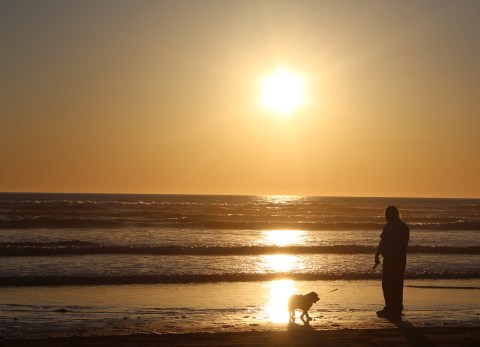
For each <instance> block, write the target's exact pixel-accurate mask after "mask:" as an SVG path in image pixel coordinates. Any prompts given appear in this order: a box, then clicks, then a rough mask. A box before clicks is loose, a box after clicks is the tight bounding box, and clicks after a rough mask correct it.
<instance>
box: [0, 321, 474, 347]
mask: <svg viewBox="0 0 480 347" xmlns="http://www.w3.org/2000/svg"><path fill="white" fill-rule="evenodd" d="M478 345H480V329H479V328H478V327H458V328H454V327H448V328H447V327H431V328H416V327H414V326H406V327H400V328H391V329H342V330H318V331H317V330H315V329H314V328H312V327H308V326H300V325H295V326H294V328H289V329H288V330H287V331H257V332H229V333H191V334H157V335H155V334H146V335H128V336H90V337H75V336H74V337H69V338H46V339H14V340H8V341H3V342H0V346H13V347H17V346H38V347H42V346H51V347H56V346H58V347H60V346H94V347H103V346H120V347H122V346H125V347H126V346H166V347H168V346H332V347H335V346H342V347H343V346H427V347H428V346H440V347H443V346H445V347H447V346H472V347H473V346H478Z"/></svg>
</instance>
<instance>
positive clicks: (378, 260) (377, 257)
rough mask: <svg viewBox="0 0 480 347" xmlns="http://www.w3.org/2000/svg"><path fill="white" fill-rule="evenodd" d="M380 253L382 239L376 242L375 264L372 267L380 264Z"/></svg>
mask: <svg viewBox="0 0 480 347" xmlns="http://www.w3.org/2000/svg"><path fill="white" fill-rule="evenodd" d="M381 253H382V240H380V242H379V243H378V247H377V251H376V252H375V265H373V268H374V269H375V268H376V267H377V266H378V264H380V254H381Z"/></svg>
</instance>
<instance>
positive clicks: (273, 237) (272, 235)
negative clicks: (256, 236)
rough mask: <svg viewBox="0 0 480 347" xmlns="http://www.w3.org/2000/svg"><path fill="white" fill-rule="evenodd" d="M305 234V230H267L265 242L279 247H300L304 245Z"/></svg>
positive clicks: (264, 233)
mask: <svg viewBox="0 0 480 347" xmlns="http://www.w3.org/2000/svg"><path fill="white" fill-rule="evenodd" d="M305 234H306V233H305V231H303V230H265V231H264V232H263V241H264V242H265V243H267V244H273V245H275V246H278V247H285V246H290V245H298V244H301V243H303V241H304V239H305Z"/></svg>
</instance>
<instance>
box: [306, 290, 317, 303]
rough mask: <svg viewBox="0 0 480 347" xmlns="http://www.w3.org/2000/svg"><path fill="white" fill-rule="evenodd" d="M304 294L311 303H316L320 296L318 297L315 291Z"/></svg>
mask: <svg viewBox="0 0 480 347" xmlns="http://www.w3.org/2000/svg"><path fill="white" fill-rule="evenodd" d="M305 296H306V297H307V298H308V300H309V301H310V302H312V303H316V302H317V301H318V300H320V298H319V297H318V294H317V293H315V292H310V293H308V294H305Z"/></svg>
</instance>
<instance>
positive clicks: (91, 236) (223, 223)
mask: <svg viewBox="0 0 480 347" xmlns="http://www.w3.org/2000/svg"><path fill="white" fill-rule="evenodd" d="M388 205H396V206H397V207H398V208H399V210H400V212H401V214H402V218H403V219H404V220H405V221H406V223H407V224H408V225H409V227H410V243H409V248H408V260H407V270H406V275H405V278H406V279H407V282H406V293H405V295H406V305H405V306H406V312H409V311H408V308H409V295H410V303H411V305H410V308H411V311H410V312H411V314H410V315H409V317H411V319H420V320H422V319H423V321H425V319H426V318H427V317H430V318H431V319H433V320H434V321H435V322H437V323H439V322H440V321H441V322H442V323H439V324H444V323H445V322H447V324H448V322H449V321H451V322H450V324H453V323H455V322H456V323H459V322H461V324H478V322H479V312H480V310H479V307H480V304H479V303H480V294H479V292H480V237H479V236H480V199H418V198H347V197H295V196H208V195H119V194H29V193H1V194H0V264H1V266H0V309H1V312H0V335H3V336H6V337H14V336H44V335H55V336H56V335H72V334H77V335H81V334H87V335H88V334H107V333H115V334H117V333H120V334H121V333H131V332H132V331H133V332H158V333H163V332H185V331H209V330H214V331H217V330H222V329H223V330H225V329H226V330H229V329H230V330H231V329H262V328H265V329H267V328H268V329H271V328H272V326H273V327H274V328H275V327H279V326H278V325H275V324H280V323H281V324H284V323H285V317H287V316H288V314H287V316H286V315H285V314H284V311H285V308H284V304H283V303H282V302H283V301H284V300H285V297H287V295H289V294H291V293H293V292H302V291H310V289H312V288H313V289H315V290H316V291H317V292H318V293H319V294H320V297H321V301H320V302H319V303H320V304H319V305H318V306H319V307H318V309H316V308H315V306H314V308H312V312H314V317H316V321H318V323H319V324H320V323H322V326H326V327H327V326H329V327H332V326H333V327H336V326H338V327H345V326H351V325H352V324H353V325H355V324H357V323H358V324H360V323H359V322H369V324H377V323H376V321H375V318H370V314H371V312H372V311H373V312H374V311H375V308H378V309H380V308H381V307H382V303H383V297H382V294H381V289H379V286H380V284H379V279H380V278H381V270H380V267H379V268H377V269H376V270H374V269H373V268H372V266H373V254H374V252H375V248H376V245H377V244H378V240H379V235H380V233H381V230H382V226H383V224H384V210H385V208H386V207H387V206H388ZM442 289H444V290H443V291H442ZM362 291H363V292H362ZM416 291H420V292H419V293H427V292H428V293H430V292H432V291H433V293H434V294H433V296H430V294H429V295H426V297H425V298H424V299H423V300H420V298H422V297H423V296H424V295H423V294H420V295H417V294H415V293H416ZM439 291H440V294H439V293H438V292H439ZM452 291H453V292H454V293H457V294H458V293H460V294H461V295H460V296H461V298H462V299H461V300H460V299H458V300H460V301H458V300H457V301H455V302H452V300H451V299H449V297H450V294H451V292H452ZM359 292H362V294H360V293H359ZM446 292H448V293H450V294H448V295H446V296H445V295H444V294H442V293H446ZM412 293H413V294H412ZM322 294H325V295H324V298H323V299H322ZM362 295H363V296H365V297H363V298H362ZM355 298H357V299H358V300H355ZM439 298H444V301H440V302H437V301H435V300H439ZM273 299H274V300H273ZM272 300H273V301H272ZM282 300H283V301H282ZM462 300H463V301H462ZM425 305H426V306H425ZM273 308H278V310H279V311H278V312H276V311H275V310H273V311H272V309H273ZM274 311H275V312H274ZM414 312H415V314H413V313H414ZM425 312H429V313H428V314H427V313H425ZM453 312H454V313H453ZM415 317H416V318H415ZM432 317H437V320H435V319H434V318H432ZM287 320H288V317H287ZM423 321H422V322H423ZM327 322H328V324H327ZM355 322H356V323H355ZM323 323H326V325H325V324H323ZM345 324H347V325H345ZM348 324H350V325H348ZM362 324H363V323H362ZM379 324H380V323H379ZM382 324H383V323H382Z"/></svg>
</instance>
